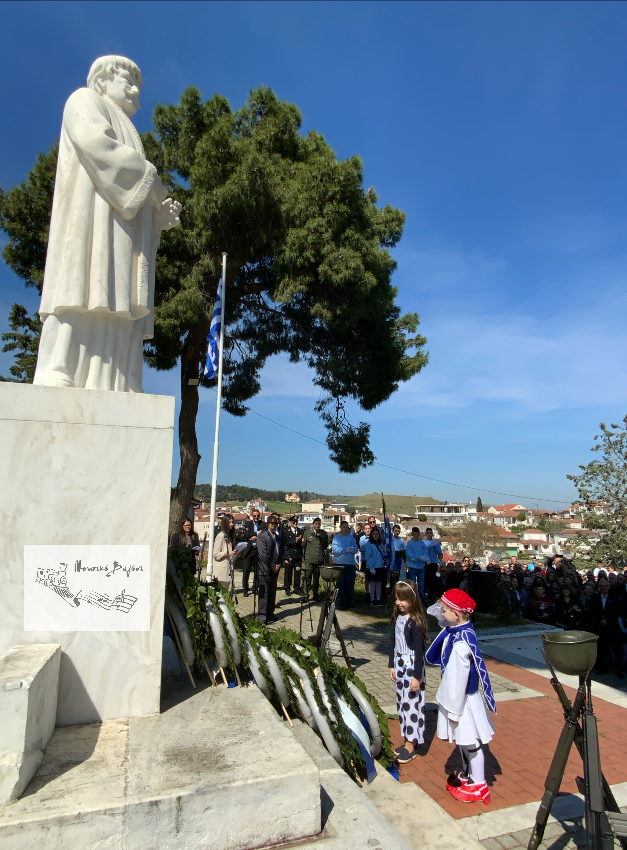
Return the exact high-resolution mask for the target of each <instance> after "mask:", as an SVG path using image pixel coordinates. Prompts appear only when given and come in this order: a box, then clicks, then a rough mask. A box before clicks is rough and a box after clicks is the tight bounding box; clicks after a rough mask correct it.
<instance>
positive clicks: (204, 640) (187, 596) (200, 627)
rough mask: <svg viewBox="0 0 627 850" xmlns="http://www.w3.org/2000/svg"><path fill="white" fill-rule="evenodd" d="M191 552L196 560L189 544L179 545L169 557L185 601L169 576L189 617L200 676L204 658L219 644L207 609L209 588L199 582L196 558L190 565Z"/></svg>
mask: <svg viewBox="0 0 627 850" xmlns="http://www.w3.org/2000/svg"><path fill="white" fill-rule="evenodd" d="M190 555H191V560H192V562H194V555H193V553H192V552H191V550H190V549H187V548H186V547H185V546H176V547H175V548H174V549H169V550H168V558H169V559H170V560H171V561H173V563H174V566H175V569H176V574H177V575H178V577H179V579H180V581H181V588H182V592H183V599H184V603H185V604H183V602H182V601H181V598H180V596H179V593H178V590H177V589H176V588H175V587H174V586H173V583H172V581H171V579H170V577H168V589H169V591H170V595H171V596H172V598H173V599H174V600H175V601H176V604H177V605H178V606H179V608H180V609H181V611H182V612H183V613H184V614H185V616H186V617H187V625H188V628H189V631H190V634H191V636H192V643H193V645H194V655H195V659H194V672H195V674H196V676H197V677H198V678H200V677H201V676H202V669H203V666H202V658H203V657H204V658H211V657H212V656H213V655H214V654H215V644H214V640H213V634H212V632H211V628H210V626H209V620H208V619H207V614H206V611H205V602H206V600H207V590H206V587H205V585H203V584H201V583H200V582H198V581H197V579H196V576H195V575H194V571H193V566H194V565H195V562H194V563H193V565H192V568H191V569H190ZM186 606H187V610H186Z"/></svg>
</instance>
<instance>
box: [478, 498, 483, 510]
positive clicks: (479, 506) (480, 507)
mask: <svg viewBox="0 0 627 850" xmlns="http://www.w3.org/2000/svg"><path fill="white" fill-rule="evenodd" d="M477 513H478V514H481V513H483V502H482V501H481V496H478V497H477Z"/></svg>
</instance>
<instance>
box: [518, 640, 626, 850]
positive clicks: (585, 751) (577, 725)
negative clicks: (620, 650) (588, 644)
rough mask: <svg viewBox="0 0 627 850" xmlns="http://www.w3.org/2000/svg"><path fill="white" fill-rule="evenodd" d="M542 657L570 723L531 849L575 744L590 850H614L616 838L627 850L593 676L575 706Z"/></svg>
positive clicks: (585, 682) (584, 678)
mask: <svg viewBox="0 0 627 850" xmlns="http://www.w3.org/2000/svg"><path fill="white" fill-rule="evenodd" d="M542 655H543V656H544V660H545V661H546V663H547V666H548V668H549V670H550V671H551V684H552V685H553V688H554V690H555V692H556V694H557V696H558V697H559V700H560V702H561V704H562V707H563V709H564V718H565V720H566V722H565V723H564V728H563V729H562V734H561V735H560V738H559V741H558V743H557V748H556V750H555V755H554V756H553V761H552V762H551V767H550V768H549V772H548V775H547V777H546V781H545V783H544V789H545V790H544V795H543V797H542V800H541V802H540V807H539V808H538V814H537V815H536V823H535V826H534V828H533V831H532V833H531V838H530V839H529V844H528V845H527V848H528V850H538V847H539V845H540V842H541V841H542V838H543V836H544V830H545V828H546V824H547V821H548V819H549V815H550V813H551V808H552V807H553V803H554V801H555V798H556V796H557V794H558V793H559V790H560V785H561V784H562V779H563V778H564V771H565V770H566V764H567V762H568V756H569V755H570V751H571V749H572V746H573V743H574V744H575V746H576V747H577V751H578V752H579V755H580V756H581V759H582V761H583V773H584V775H583V779H582V778H581V777H577V787H578V788H579V792H580V793H581V794H583V795H584V802H585V828H586V848H587V850H613V847H614V836H616V837H617V838H619V839H620V842H621V844H622V847H623V850H627V815H623V814H621V812H620V809H619V808H618V806H617V804H616V800H615V799H614V795H613V794H612V790H611V788H610V786H609V783H608V782H607V780H606V778H605V777H604V776H603V773H602V771H601V757H600V753H599V737H598V730H597V719H596V717H595V716H594V712H593V709H592V693H591V689H590V679H589V675H588V674H586V675H585V676H580V677H579V689H578V690H577V695H576V696H575V701H574V702H573V703H572V704H571V702H570V700H569V699H568V696H567V695H566V692H565V690H564V688H563V686H562V684H561V682H560V681H559V680H558V678H557V676H556V674H555V670H554V669H553V667H552V666H551V664H550V662H549V661H548V659H547V657H546V655H545V654H544V652H542Z"/></svg>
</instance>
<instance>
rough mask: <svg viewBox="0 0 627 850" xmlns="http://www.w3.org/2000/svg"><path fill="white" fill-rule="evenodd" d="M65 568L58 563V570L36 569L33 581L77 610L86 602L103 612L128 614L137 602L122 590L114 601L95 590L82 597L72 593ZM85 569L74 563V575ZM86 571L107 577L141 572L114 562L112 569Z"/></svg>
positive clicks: (78, 593) (51, 568)
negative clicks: (112, 611) (102, 573)
mask: <svg viewBox="0 0 627 850" xmlns="http://www.w3.org/2000/svg"><path fill="white" fill-rule="evenodd" d="M67 566H68V565H67V564H65V563H60V564H59V567H58V569H55V568H54V567H38V568H37V576H36V579H35V581H37V582H38V583H39V584H43V585H44V586H45V587H49V588H50V589H51V590H54V592H55V593H56V594H57V595H58V596H60V597H61V599H63V601H64V602H67V604H68V605H73V606H75V607H76V608H78V606H79V605H80V604H81V602H87V603H88V604H89V605H97V606H98V608H102V609H104V610H105V611H111V610H112V609H113V610H115V611H121V612H122V613H123V614H128V612H129V611H130V610H131V608H132V607H133V605H134V604H135V603H136V602H137V597H136V596H131V594H130V593H126V591H124V590H122V591H121V593H118V595H117V596H116V597H115V598H114V599H111V597H110V596H107V594H106V593H99V592H98V591H96V590H90V591H88V592H86V593H85V594H84V595H81V594H82V590H78V591H77V592H73V591H72V590H70V588H69V587H68V582H67V575H66V573H67ZM85 569H86V568H84V567H82V565H81V561H80V560H77V561H75V562H74V572H75V573H80V572H81V570H85ZM87 569H88V570H89V571H90V572H91V571H93V570H97V571H102V572H106V574H107V576H112V575H114V574H115V573H116V572H117V571H118V570H121V571H123V572H125V573H126V575H127V576H129V575H130V573H131V572H132V571H135V570H138V569H139V570H142V567H135V565H134V564H133V565H131V566H128V567H124V566H122V564H119V563H118V562H117V561H114V562H113V567H112V568H110V567H109V566H108V565H107V566H104V567H103V566H98V567H89V568H87Z"/></svg>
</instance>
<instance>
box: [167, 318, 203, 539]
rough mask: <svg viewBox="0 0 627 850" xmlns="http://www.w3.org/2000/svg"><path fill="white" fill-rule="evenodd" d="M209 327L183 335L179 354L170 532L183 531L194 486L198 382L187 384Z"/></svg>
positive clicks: (196, 368)
mask: <svg viewBox="0 0 627 850" xmlns="http://www.w3.org/2000/svg"><path fill="white" fill-rule="evenodd" d="M208 330H209V326H208V324H205V323H203V324H202V325H199V326H198V327H197V328H194V329H193V330H191V331H190V332H189V333H188V334H187V336H186V337H185V341H184V343H183V351H182V353H181V412H180V414H179V449H180V452H181V468H180V470H179V478H178V482H177V484H176V487H174V489H173V491H172V501H171V502H170V535H172V534H174V532H177V531H178V532H180V531H182V529H183V522H184V521H185V519H186V517H187V513H188V511H189V508H190V505H191V503H192V497H193V495H194V488H195V487H196V473H197V471H198V464H199V463H200V455H199V454H198V439H197V437H196V416H197V414H198V384H193V385H191V386H190V383H189V381H190V379H192V380H197V379H198V371H199V365H200V361H201V358H202V352H204V350H205V346H206V343H205V340H206V338H207V332H208Z"/></svg>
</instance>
